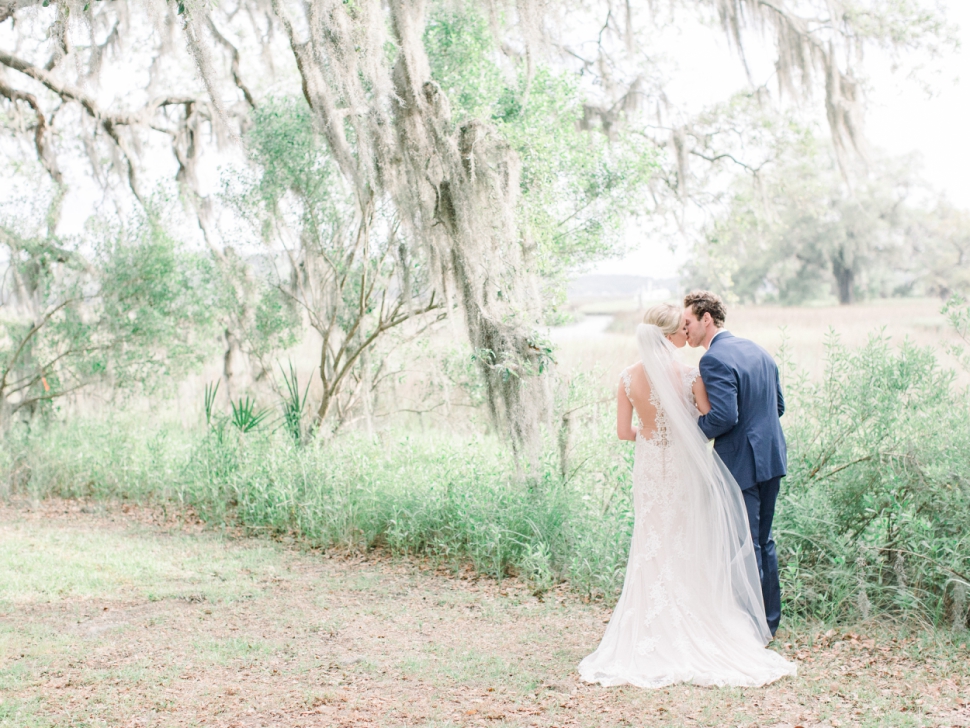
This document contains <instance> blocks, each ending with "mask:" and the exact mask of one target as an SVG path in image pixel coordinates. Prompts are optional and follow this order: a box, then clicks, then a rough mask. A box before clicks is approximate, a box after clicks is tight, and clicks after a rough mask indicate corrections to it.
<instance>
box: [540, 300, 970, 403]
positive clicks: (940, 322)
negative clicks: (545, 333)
mask: <svg viewBox="0 0 970 728" xmlns="http://www.w3.org/2000/svg"><path fill="white" fill-rule="evenodd" d="M672 302H674V303H675V301H672ZM942 306H943V304H942V302H941V301H940V300H939V299H932V298H890V299H885V300H879V301H873V302H868V303H862V304H857V305H854V306H823V307H782V306H729V307H728V318H727V323H726V328H727V329H729V330H730V331H731V332H732V333H734V334H736V335H738V336H743V337H745V338H748V339H751V340H753V341H756V342H758V343H759V344H761V345H762V346H763V347H764V348H765V349H767V350H768V351H769V352H771V353H772V354H774V353H776V352H777V351H778V349H779V347H780V346H781V344H782V341H783V340H784V339H785V338H786V337H787V340H788V346H789V351H790V355H791V359H792V361H793V362H794V363H795V364H796V365H797V366H799V367H801V368H803V369H805V370H806V371H807V372H808V373H809V374H810V375H811V376H818V375H819V374H821V366H822V360H823V358H824V355H825V342H826V336H827V335H828V333H829V331H830V330H831V331H834V332H835V333H836V334H838V336H839V337H840V339H841V341H842V342H843V343H845V344H847V345H849V346H853V347H855V346H859V345H861V344H863V343H865V342H866V340H867V339H868V338H869V336H871V335H873V334H884V335H885V336H888V337H890V339H891V340H892V341H893V343H894V344H900V343H902V342H903V341H904V340H905V339H907V338H908V339H909V340H910V341H912V342H914V343H916V344H919V345H921V346H931V347H933V348H934V349H936V350H937V351H938V352H939V359H940V362H941V364H942V365H943V366H951V367H954V366H955V365H956V362H955V361H954V360H953V359H952V358H951V357H949V356H948V355H947V354H946V353H945V351H944V346H945V344H947V343H958V341H959V340H958V338H957V337H956V335H955V334H954V333H953V332H952V330H951V329H950V328H949V325H948V323H947V320H946V318H945V317H944V316H943V315H942V314H941V313H940V309H941V308H942ZM583 312H584V313H585V315H593V316H596V315H610V316H612V317H613V319H612V321H611V323H610V324H609V326H608V328H607V329H606V331H604V332H603V333H601V334H598V335H594V336H582V337H569V336H566V337H562V336H560V339H559V341H558V342H557V343H558V345H559V361H560V366H561V368H562V369H563V371H564V372H566V373H574V372H580V371H593V370H596V371H601V372H603V375H604V377H605V378H607V379H609V383H610V384H611V385H612V382H613V380H614V379H615V378H616V376H617V373H618V372H619V371H620V370H621V369H623V368H624V367H625V366H627V365H628V364H630V362H633V361H635V360H636V359H637V358H638V356H637V353H636V342H635V340H634V337H633V332H634V331H635V330H636V325H637V324H638V323H639V322H640V321H641V320H642V316H643V312H642V311H637V310H629V307H628V306H625V305H618V306H612V305H610V304H609V303H608V302H600V303H599V304H591V303H590V304H587V305H586V306H584V307H583ZM684 354H685V358H687V359H688V360H690V361H695V362H696V361H697V360H698V359H700V356H701V354H703V351H702V350H685V353H684ZM961 381H963V383H965V384H966V383H970V380H968V379H967V377H966V376H964V377H963V379H961Z"/></svg>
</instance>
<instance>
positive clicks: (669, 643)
mask: <svg viewBox="0 0 970 728" xmlns="http://www.w3.org/2000/svg"><path fill="white" fill-rule="evenodd" d="M637 343H638V346H639V349H640V357H641V362H640V364H639V365H637V364H634V365H633V366H631V367H629V368H627V369H626V370H624V371H623V373H622V375H621V377H620V378H621V384H620V387H619V391H618V408H617V434H618V435H619V437H620V439H621V440H635V441H636V446H635V447H636V451H635V458H634V465H633V503H634V512H635V522H634V527H633V542H632V544H631V546H630V557H629V561H628V562H627V569H626V579H625V581H624V583H623V592H622V594H621V595H620V600H619V602H617V605H616V608H615V609H614V610H613V616H612V618H611V619H610V623H609V625H608V626H607V628H606V634H604V635H603V640H602V642H600V646H599V647H598V648H597V649H596V651H595V652H594V653H593V654H591V655H589V656H588V657H586V658H585V659H584V660H583V661H582V662H581V663H580V665H579V673H580V676H581V677H582V678H583V679H584V680H586V681H587V682H596V683H600V684H601V685H624V684H630V685H637V686H639V687H649V688H659V687H662V686H664V685H670V684H672V683H679V682H691V683H694V684H696V685H737V686H758V685H766V684H767V683H770V682H773V681H775V680H777V679H778V678H780V677H782V676H784V675H794V674H795V665H794V664H793V663H791V662H788V661H787V660H785V659H784V658H783V657H782V656H781V655H779V654H777V653H775V652H772V651H770V650H768V649H765V645H767V644H768V642H769V641H770V640H771V632H770V631H769V630H768V624H767V622H766V621H765V610H764V603H763V601H762V596H761V582H760V580H759V577H758V567H757V563H756V561H755V554H754V548H753V545H752V541H751V534H750V531H749V529H748V521H747V515H746V511H745V508H744V501H743V498H742V495H741V491H740V489H739V488H738V485H737V483H736V482H735V480H734V478H733V477H732V476H731V474H730V472H729V471H728V469H727V468H726V467H725V466H724V464H723V463H722V462H721V460H720V458H719V457H718V456H717V454H716V453H714V452H713V451H712V450H711V449H710V448H709V447H708V443H707V438H706V437H705V436H704V435H703V433H702V432H701V430H700V429H699V428H698V426H697V422H696V420H697V417H698V416H699V414H703V413H705V412H707V411H708V410H709V409H710V405H709V403H708V400H707V393H706V391H705V389H704V384H703V382H702V381H701V380H700V379H699V377H698V371H697V369H696V368H688V367H687V366H685V365H684V364H682V363H680V362H679V361H678V359H677V358H676V356H675V347H682V346H684V345H685V344H686V343H687V337H686V333H685V328H684V325H683V313H682V311H681V310H680V309H679V308H675V307H674V306H671V305H669V304H661V305H659V306H654V307H653V308H651V309H650V310H649V311H647V314H646V316H644V323H643V324H640V325H639V326H638V327H637ZM634 414H635V415H636V418H637V419H638V420H639V422H640V423H641V424H640V426H639V427H634V426H633V425H632V424H631V422H632V421H633V417H634Z"/></svg>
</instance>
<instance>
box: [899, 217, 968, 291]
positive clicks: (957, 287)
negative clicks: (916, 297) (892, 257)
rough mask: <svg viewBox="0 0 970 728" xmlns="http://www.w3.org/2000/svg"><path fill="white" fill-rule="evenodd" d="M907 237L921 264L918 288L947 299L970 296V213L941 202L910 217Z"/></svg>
mask: <svg viewBox="0 0 970 728" xmlns="http://www.w3.org/2000/svg"><path fill="white" fill-rule="evenodd" d="M907 235H908V236H909V238H910V241H911V243H910V244H911V247H912V250H913V255H914V258H915V260H918V261H919V262H920V264H921V266H920V270H919V278H918V279H917V280H916V281H914V288H917V289H918V290H920V291H921V292H924V293H927V294H929V295H932V296H939V297H940V298H943V299H947V298H949V297H950V296H952V295H960V296H964V297H965V296H967V295H968V294H970V213H968V212H967V211H966V210H960V209H958V208H956V207H954V206H953V205H952V204H951V203H950V202H948V201H947V200H945V199H941V200H939V201H938V202H937V203H936V205H934V206H933V207H931V208H929V209H925V210H918V211H915V212H914V213H913V214H912V215H911V216H910V225H909V229H908V230H907Z"/></svg>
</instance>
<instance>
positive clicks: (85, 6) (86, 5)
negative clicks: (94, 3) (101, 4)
mask: <svg viewBox="0 0 970 728" xmlns="http://www.w3.org/2000/svg"><path fill="white" fill-rule="evenodd" d="M89 7H91V3H84V11H83V12H85V13H86V12H87V11H88V8H89Z"/></svg>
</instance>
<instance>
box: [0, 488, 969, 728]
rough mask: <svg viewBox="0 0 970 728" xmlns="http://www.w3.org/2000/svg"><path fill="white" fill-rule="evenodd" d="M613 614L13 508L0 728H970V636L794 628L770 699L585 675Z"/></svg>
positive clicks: (323, 555) (4, 517) (351, 557)
mask: <svg viewBox="0 0 970 728" xmlns="http://www.w3.org/2000/svg"><path fill="white" fill-rule="evenodd" d="M608 617H609V610H608V609H607V608H606V607H605V606H604V605H603V604H600V603H596V602H593V603H590V604H586V603H583V602H582V601H580V600H579V599H578V598H577V597H576V596H575V595H574V594H572V593H568V592H567V591H565V590H563V591H555V590H554V591H552V592H548V593H546V594H545V596H544V597H543V598H537V597H535V596H532V594H531V592H530V590H529V589H528V588H526V587H525V586H524V585H523V584H521V583H519V582H516V581H513V580H506V581H503V582H496V581H494V580H491V579H488V578H479V577H477V576H476V575H475V574H473V573H472V572H471V571H470V570H463V569H461V568H458V567H455V566H453V565H446V564H442V563H434V562H431V561H427V560H415V559H403V558H392V557H389V556H386V555H384V554H382V553H380V552H376V553H370V554H355V553H347V552H334V551H331V552H322V551H315V550H312V551H307V550H302V549H301V548H299V546H298V545H297V544H294V543H288V542H281V541H270V540H265V539H253V538H244V537H242V536H240V535H239V534H237V533H233V532H222V531H215V530H212V529H204V528H203V527H202V526H201V525H200V524H198V523H196V522H195V519H194V518H192V517H191V516H189V515H185V514H182V515H173V514H167V515H166V514H165V513H163V512H162V511H160V510H153V509H146V508H132V507H129V506H118V505H104V504H94V503H83V502H79V501H65V500H58V499H51V500H46V501H20V502H17V501H14V502H10V503H7V504H6V505H2V506H0V696H2V702H0V726H53V725H58V726H61V725H87V726H95V725H110V726H182V725H185V726H190V725H203V724H205V725H210V726H211V725H217V726H227V727H228V726H263V725H265V726H291V725H292V726H355V725H356V726H371V725H373V726H472V725H489V726H532V725H536V726H567V725H568V726H641V725H669V726H684V725H700V726H726V725H732V726H733V725H741V726H756V725H757V726H789V727H791V726H797V725H801V726H805V728H808V727H809V726H967V725H970V700H968V699H967V697H965V696H970V667H968V660H967V658H968V650H967V646H966V638H965V635H962V634H956V635H954V634H953V633H950V632H946V631H939V632H933V631H928V630H924V629H920V628H918V627H915V626H912V625H910V626H907V625H902V624H890V623H886V622H872V623H868V624H860V625H854V626H848V625H839V626H834V625H817V624H799V625H794V626H792V625H790V624H789V625H786V627H783V629H782V631H781V632H780V633H779V639H778V640H777V641H776V643H775V644H774V645H773V648H774V649H776V650H778V651H780V652H782V653H785V654H786V655H787V656H788V657H789V658H790V659H795V660H797V661H798V662H799V674H798V677H797V678H793V679H785V680H783V681H781V682H779V683H777V684H775V685H772V686H769V687H767V688H763V689H744V690H742V689H710V688H696V687H691V686H677V687H672V688H669V689H665V690H658V691H647V690H639V689H634V688H612V689H604V688H600V687H597V686H590V685H585V684H583V683H581V682H580V681H579V680H578V678H577V675H576V672H575V666H576V664H577V663H578V662H579V660H580V659H581V658H582V657H583V656H584V655H585V654H587V653H588V652H590V651H591V650H592V649H593V648H595V646H596V644H597V641H598V639H599V637H600V635H601V632H602V630H603V627H604V621H605V620H606V619H608Z"/></svg>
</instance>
